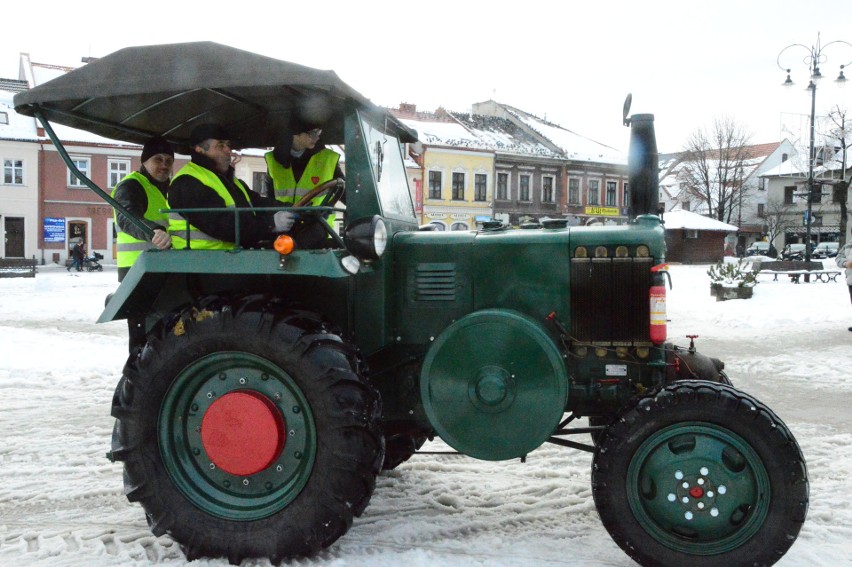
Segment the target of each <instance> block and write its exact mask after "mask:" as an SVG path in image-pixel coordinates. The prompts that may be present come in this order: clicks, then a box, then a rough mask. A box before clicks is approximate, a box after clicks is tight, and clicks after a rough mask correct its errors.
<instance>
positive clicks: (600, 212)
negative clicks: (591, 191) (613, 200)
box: [585, 207, 620, 217]
mask: <svg viewBox="0 0 852 567" xmlns="http://www.w3.org/2000/svg"><path fill="white" fill-rule="evenodd" d="M585 212H586V214H587V215H594V216H596V217H617V216H618V215H619V212H620V211H619V209H618V207H586V209H585Z"/></svg>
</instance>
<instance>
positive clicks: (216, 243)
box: [169, 162, 251, 250]
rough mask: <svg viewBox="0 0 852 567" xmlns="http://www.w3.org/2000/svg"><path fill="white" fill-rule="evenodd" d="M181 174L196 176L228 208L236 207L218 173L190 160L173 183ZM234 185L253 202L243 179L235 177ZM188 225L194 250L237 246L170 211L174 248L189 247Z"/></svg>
mask: <svg viewBox="0 0 852 567" xmlns="http://www.w3.org/2000/svg"><path fill="white" fill-rule="evenodd" d="M181 175H189V176H190V177H194V178H196V179H198V180H199V181H200V182H201V183H203V184H204V185H205V186H206V187H209V188H210V189H212V190H213V191H215V192H216V194H217V195H219V197H221V198H222V200H223V201H224V202H225V207H226V208H234V207H235V206H236V203H235V202H234V198H233V197H231V194H230V193H228V190H227V189H226V188H225V184H224V183H222V180H221V179H220V178H219V176H218V175H216V174H215V173H214V172H212V171H210V170H209V169H207V168H205V167H201V166H200V165H197V164H195V163H192V162H189V163H188V164H186V165H185V166H183V167H182V168H180V171H178V172H177V175H175V176H174V178H173V179H172V183H174V182H175V179H177V178H178V177H180V176H181ZM234 185H236V186H237V187H239V189H240V191H242V192H243V194H244V195H245V197H246V201H247V202H248V203H251V199H250V198H249V195H248V189H247V188H246V186H245V185H243V183H242V181H240V180H239V179H237V178H236V177H234ZM187 225H188V227H189V240H190V243H191V245H190V247H191V248H192V249H193V250H233V249H234V248H236V244H234V243H233V242H226V241H223V240H219V239H218V238H215V237H213V236H210V235H209V234H207V233H206V232H203V231H201V230H199V229H198V228H196V227H194V226H193V225H191V224H189V223H188V222H187V220H186V219H185V218H183V216H181V215H180V214H179V213H169V234H171V236H172V248H175V249H178V250H180V249H183V248H187V241H186V231H187Z"/></svg>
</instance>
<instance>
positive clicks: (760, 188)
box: [757, 177, 766, 191]
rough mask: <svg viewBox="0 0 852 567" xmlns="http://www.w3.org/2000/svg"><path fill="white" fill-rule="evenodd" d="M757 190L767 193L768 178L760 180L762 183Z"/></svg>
mask: <svg viewBox="0 0 852 567" xmlns="http://www.w3.org/2000/svg"><path fill="white" fill-rule="evenodd" d="M757 188H758V190H760V191H766V178H765V177H761V178H760V182H759V183H758V185H757Z"/></svg>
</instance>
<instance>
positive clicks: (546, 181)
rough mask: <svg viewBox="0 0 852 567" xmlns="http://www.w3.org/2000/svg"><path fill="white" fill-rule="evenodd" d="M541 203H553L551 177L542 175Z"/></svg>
mask: <svg viewBox="0 0 852 567" xmlns="http://www.w3.org/2000/svg"><path fill="white" fill-rule="evenodd" d="M541 202H542V203H552V202H553V176H552V175H544V176H542V178H541Z"/></svg>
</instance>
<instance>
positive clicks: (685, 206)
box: [680, 201, 692, 211]
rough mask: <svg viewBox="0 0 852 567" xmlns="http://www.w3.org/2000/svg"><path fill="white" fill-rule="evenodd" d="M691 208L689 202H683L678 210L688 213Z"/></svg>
mask: <svg viewBox="0 0 852 567" xmlns="http://www.w3.org/2000/svg"><path fill="white" fill-rule="evenodd" d="M691 207H692V203H691V202H689V201H683V202H682V203H681V204H680V208H681V209H682V210H684V211H689V210H690V209H691Z"/></svg>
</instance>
